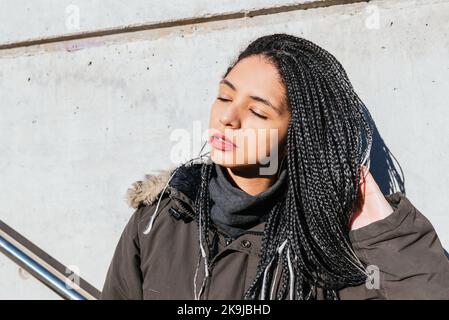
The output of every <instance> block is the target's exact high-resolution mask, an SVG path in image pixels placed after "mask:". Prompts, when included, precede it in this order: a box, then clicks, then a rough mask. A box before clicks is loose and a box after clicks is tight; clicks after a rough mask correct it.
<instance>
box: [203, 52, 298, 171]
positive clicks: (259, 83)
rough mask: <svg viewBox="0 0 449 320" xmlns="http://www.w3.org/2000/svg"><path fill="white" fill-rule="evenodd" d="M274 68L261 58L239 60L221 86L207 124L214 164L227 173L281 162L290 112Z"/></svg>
mask: <svg viewBox="0 0 449 320" xmlns="http://www.w3.org/2000/svg"><path fill="white" fill-rule="evenodd" d="M286 100H287V99H286V91H285V88H284V86H283V84H282V82H281V78H280V75H279V73H278V71H277V69H276V67H275V66H274V65H272V64H271V63H270V62H269V61H268V60H267V58H265V57H263V56H262V55H256V56H250V57H247V58H244V59H242V60H241V61H239V62H238V63H237V64H236V65H235V66H234V68H233V69H232V70H231V71H230V72H229V73H228V75H227V76H226V77H225V78H224V79H222V80H221V81H220V83H219V88H218V94H217V98H216V100H215V102H214V103H213V105H212V110H211V113H210V120H209V142H210V143H211V146H212V148H211V159H212V161H213V162H215V163H217V164H219V165H222V166H224V167H228V168H238V167H248V166H252V167H253V166H256V167H260V166H261V164H266V163H267V161H268V158H270V159H272V160H271V161H273V160H274V161H278V160H279V157H278V154H279V155H280V154H281V153H282V152H283V151H284V149H285V141H286V136H287V128H288V123H289V121H290V112H289V110H288V106H287V105H286V102H285V101H286Z"/></svg>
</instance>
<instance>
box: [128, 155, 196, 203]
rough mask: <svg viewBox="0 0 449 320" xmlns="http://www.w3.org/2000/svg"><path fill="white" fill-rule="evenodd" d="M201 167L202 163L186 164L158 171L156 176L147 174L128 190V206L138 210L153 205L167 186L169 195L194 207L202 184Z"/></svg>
mask: <svg viewBox="0 0 449 320" xmlns="http://www.w3.org/2000/svg"><path fill="white" fill-rule="evenodd" d="M201 166H202V163H193V164H184V165H179V166H178V167H174V166H172V167H169V168H168V169H165V170H158V171H157V173H155V174H145V175H144V179H143V180H139V181H136V182H134V183H133V184H132V186H131V187H130V188H128V190H127V192H126V201H127V203H128V206H129V207H131V208H134V209H137V208H138V207H139V206H141V205H151V204H153V203H154V202H155V201H156V200H157V199H158V197H159V194H160V193H161V191H162V190H163V189H164V188H165V187H166V186H167V189H166V192H167V193H169V194H173V195H174V196H175V197H177V198H178V199H180V200H183V201H184V202H187V203H188V204H189V205H192V204H193V203H194V201H195V198H196V193H197V191H198V187H199V185H200V182H201ZM172 175H173V177H172V178H171V179H170V176H172ZM167 183H168V185H167Z"/></svg>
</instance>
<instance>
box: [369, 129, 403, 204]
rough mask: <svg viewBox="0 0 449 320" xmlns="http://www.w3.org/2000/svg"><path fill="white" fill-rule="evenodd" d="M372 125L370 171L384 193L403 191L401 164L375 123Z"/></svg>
mask: <svg viewBox="0 0 449 320" xmlns="http://www.w3.org/2000/svg"><path fill="white" fill-rule="evenodd" d="M372 125H373V145H372V150H371V164H370V171H371V174H372V176H373V177H374V179H375V180H376V182H377V184H378V185H379V188H380V190H381V191H382V193H383V194H384V195H389V194H392V193H395V192H398V191H400V192H402V193H404V194H406V192H405V179H404V172H403V171H402V168H401V165H400V164H399V162H398V161H397V159H396V158H395V157H394V155H393V154H392V153H391V151H390V149H389V148H388V147H387V146H386V145H385V142H384V140H383V139H382V137H381V136H380V134H379V131H378V130H377V127H376V125H375V124H374V122H372Z"/></svg>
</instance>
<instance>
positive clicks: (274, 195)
mask: <svg viewBox="0 0 449 320" xmlns="http://www.w3.org/2000/svg"><path fill="white" fill-rule="evenodd" d="M224 170H226V168H224V167H222V166H220V165H218V164H214V168H213V170H212V175H211V180H210V183H209V194H210V198H211V200H212V201H211V202H212V207H211V220H212V221H213V223H214V224H215V225H216V226H218V227H219V229H221V230H222V231H224V232H225V233H226V234H228V235H230V236H231V237H233V238H237V237H238V236H240V235H241V234H243V233H245V230H247V229H250V228H252V227H254V226H255V225H257V224H259V223H260V222H262V221H266V220H267V218H268V214H269V212H270V211H271V209H272V208H273V206H274V205H275V204H276V202H277V201H278V200H279V199H280V196H281V195H282V193H283V192H284V193H285V190H286V186H287V169H286V168H285V166H284V167H283V168H281V172H280V174H279V178H278V179H277V180H276V182H275V183H274V184H273V185H271V186H270V187H269V188H268V189H267V190H265V191H263V192H261V193H259V194H257V195H255V196H253V195H250V194H248V193H246V192H245V191H243V190H242V189H240V188H238V187H235V186H234V185H233V184H232V183H231V182H230V181H229V180H228V177H227V173H226V172H225V171H224Z"/></svg>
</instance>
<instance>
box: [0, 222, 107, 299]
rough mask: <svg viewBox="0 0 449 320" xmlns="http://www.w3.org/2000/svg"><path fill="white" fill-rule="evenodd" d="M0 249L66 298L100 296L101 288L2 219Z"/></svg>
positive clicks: (97, 297) (93, 297)
mask: <svg viewBox="0 0 449 320" xmlns="http://www.w3.org/2000/svg"><path fill="white" fill-rule="evenodd" d="M0 252H2V253H3V254H5V255H6V256H7V257H9V258H10V259H11V260H12V261H13V262H15V263H16V264H17V265H19V266H20V267H21V268H23V269H24V270H26V271H27V272H28V273H30V274H31V275H32V276H33V277H35V278H36V279H37V280H38V281H40V282H41V283H43V284H44V285H46V286H47V287H48V288H50V289H51V290H53V291H54V292H55V293H56V294H58V295H59V296H61V297H62V298H63V299H66V300H97V299H99V298H100V294H101V292H100V291H99V290H97V289H96V288H95V287H93V286H92V285H91V284H89V283H88V282H87V281H85V280H84V279H82V278H81V277H79V276H78V275H77V274H76V273H74V272H73V271H72V270H70V269H69V268H67V267H66V266H64V265H63V264H62V263H60V262H59V261H57V260H55V259H54V258H53V257H51V256H50V255H48V254H47V253H46V252H45V251H43V250H42V249H40V248H39V247H37V246H36V245H35V244H34V243H32V242H31V241H29V240H28V239H26V238H25V237H23V236H22V235H21V234H19V233H18V232H17V231H15V230H14V229H12V228H11V227H10V226H8V225H7V224H6V223H4V222H3V221H1V220H0Z"/></svg>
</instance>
